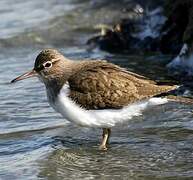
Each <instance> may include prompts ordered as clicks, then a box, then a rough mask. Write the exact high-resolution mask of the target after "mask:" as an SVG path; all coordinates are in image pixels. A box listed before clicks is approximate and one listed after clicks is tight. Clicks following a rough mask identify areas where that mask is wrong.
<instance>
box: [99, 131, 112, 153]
mask: <svg viewBox="0 0 193 180" xmlns="http://www.w3.org/2000/svg"><path fill="white" fill-rule="evenodd" d="M110 134H111V129H108V128H103V138H102V142H101V145H100V146H99V149H100V150H104V151H106V150H107V146H106V145H107V143H109V137H110Z"/></svg>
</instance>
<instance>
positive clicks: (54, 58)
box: [11, 49, 69, 83]
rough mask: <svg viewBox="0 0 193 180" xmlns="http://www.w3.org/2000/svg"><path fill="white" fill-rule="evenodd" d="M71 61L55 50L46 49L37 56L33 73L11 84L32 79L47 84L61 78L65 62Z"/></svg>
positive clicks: (14, 80)
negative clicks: (35, 78)
mask: <svg viewBox="0 0 193 180" xmlns="http://www.w3.org/2000/svg"><path fill="white" fill-rule="evenodd" d="M68 61H69V60H68V59H66V58H64V56H63V55H62V54H60V53H59V52H58V51H57V50H55V49H45V50H43V51H41V52H40V53H39V55H38V56H37V58H36V60H35V63H34V68H33V69H32V70H31V71H28V72H26V73H24V74H22V75H21V76H18V77H17V78H15V79H13V80H12V81H11V83H14V82H17V81H20V80H23V79H27V78H31V77H38V78H39V79H40V80H41V81H43V82H44V83H46V82H47V81H50V80H52V79H54V78H55V79H56V78H57V77H58V76H60V75H61V74H62V73H63V71H64V67H65V64H64V63H65V62H68Z"/></svg>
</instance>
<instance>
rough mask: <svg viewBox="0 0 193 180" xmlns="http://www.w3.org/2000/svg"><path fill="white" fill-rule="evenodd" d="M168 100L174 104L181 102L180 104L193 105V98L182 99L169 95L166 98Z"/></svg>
mask: <svg viewBox="0 0 193 180" xmlns="http://www.w3.org/2000/svg"><path fill="white" fill-rule="evenodd" d="M165 97H166V98H167V99H169V100H170V101H174V102H179V103H184V104H193V99H192V98H188V97H187V98H186V97H181V96H174V95H168V96H165Z"/></svg>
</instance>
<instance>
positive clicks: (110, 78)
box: [68, 61, 174, 109]
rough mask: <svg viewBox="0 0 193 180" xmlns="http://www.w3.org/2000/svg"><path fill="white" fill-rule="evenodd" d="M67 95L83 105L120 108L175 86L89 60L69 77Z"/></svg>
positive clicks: (103, 62) (87, 107)
mask: <svg viewBox="0 0 193 180" xmlns="http://www.w3.org/2000/svg"><path fill="white" fill-rule="evenodd" d="M68 82H69V85H70V89H71V92H70V97H71V98H72V99H73V100H74V101H75V102H76V103H78V104H79V105H80V106H82V107H84V108H86V109H106V108H122V107H123V106H126V105H128V104H130V103H133V102H136V101H138V100H141V99H144V98H148V97H152V96H155V95H158V94H161V93H163V92H167V91H170V90H172V89H174V87H173V86H158V85H156V83H155V82H154V81H151V80H148V79H146V78H145V77H143V76H140V75H137V74H135V73H132V72H128V71H126V70H125V69H123V68H120V67H119V66H116V65H114V64H111V63H107V62H106V61H91V62H90V63H89V62H88V63H87V64H85V65H84V68H79V69H78V70H77V72H75V73H74V75H73V76H71V77H70V78H69V81H68Z"/></svg>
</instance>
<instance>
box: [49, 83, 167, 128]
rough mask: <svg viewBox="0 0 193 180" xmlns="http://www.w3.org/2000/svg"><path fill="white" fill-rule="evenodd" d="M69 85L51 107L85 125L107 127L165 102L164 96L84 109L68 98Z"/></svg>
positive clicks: (69, 118)
mask: <svg viewBox="0 0 193 180" xmlns="http://www.w3.org/2000/svg"><path fill="white" fill-rule="evenodd" d="M68 94H69V86H68V85H65V86H64V87H63V88H62V90H61V91H60V94H59V95H58V97H57V99H56V101H55V103H54V104H51V105H52V107H53V108H54V109H55V110H56V111H57V112H59V113H61V114H62V116H63V117H64V118H65V119H67V120H69V121H71V122H74V123H76V124H79V125H81V126H87V127H100V128H107V127H113V126H115V125H116V124H119V123H123V122H125V121H128V120H130V119H131V118H132V117H134V116H139V115H141V114H142V111H143V110H144V109H146V108H147V107H149V106H154V105H160V104H165V103H167V102H168V101H167V99H166V98H150V99H148V100H146V101H141V102H138V103H134V104H131V105H128V106H126V107H124V108H122V109H117V110H116V109H104V110H85V109H83V108H81V107H80V106H79V105H77V104H76V103H74V102H73V101H72V100H71V99H70V98H68Z"/></svg>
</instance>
